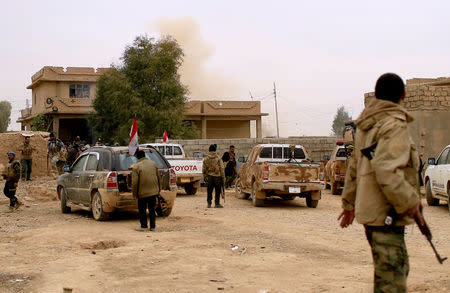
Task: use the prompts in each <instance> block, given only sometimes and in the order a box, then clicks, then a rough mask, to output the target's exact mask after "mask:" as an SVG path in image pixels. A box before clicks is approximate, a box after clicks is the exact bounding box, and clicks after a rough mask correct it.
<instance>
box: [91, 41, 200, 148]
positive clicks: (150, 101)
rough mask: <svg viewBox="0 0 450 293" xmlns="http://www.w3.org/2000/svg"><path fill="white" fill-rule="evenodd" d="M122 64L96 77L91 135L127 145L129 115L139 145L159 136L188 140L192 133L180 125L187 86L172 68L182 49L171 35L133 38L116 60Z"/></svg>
mask: <svg viewBox="0 0 450 293" xmlns="http://www.w3.org/2000/svg"><path fill="white" fill-rule="evenodd" d="M121 60H122V65H120V66H112V70H110V71H108V72H107V73H105V74H104V75H103V76H101V77H100V78H99V80H98V83H97V95H96V98H95V100H94V101H93V107H94V109H95V111H96V113H92V114H91V115H90V116H89V122H90V124H91V125H92V127H93V129H94V131H95V135H96V136H98V137H101V138H102V140H103V141H104V142H106V143H113V142H119V143H120V144H125V143H127V142H128V138H129V132H130V128H131V124H132V121H133V118H134V116H135V115H136V118H137V121H138V132H139V137H140V141H141V142H143V141H146V140H152V139H154V138H157V137H161V135H162V133H163V132H164V130H167V133H168V134H169V137H172V138H194V137H196V136H197V132H196V131H195V129H194V128H193V127H191V126H189V125H186V124H185V123H184V122H183V111H184V104H185V102H186V95H187V93H188V90H187V88H186V87H185V86H184V85H183V84H182V83H181V82H180V76H179V74H178V69H179V67H180V66H181V64H182V61H183V51H182V49H181V48H180V46H179V45H178V43H177V41H176V40H174V39H173V38H171V37H163V38H161V39H159V40H156V39H154V38H148V37H146V36H139V37H137V38H136V39H135V40H134V42H133V44H132V45H131V46H127V47H126V48H125V51H124V53H123V55H122V57H121Z"/></svg>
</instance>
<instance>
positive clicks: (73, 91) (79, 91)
mask: <svg viewBox="0 0 450 293" xmlns="http://www.w3.org/2000/svg"><path fill="white" fill-rule="evenodd" d="M90 89H91V86H90V85H89V84H82V83H76V84H71V85H70V86H69V97H71V98H89V97H90V96H89V94H90Z"/></svg>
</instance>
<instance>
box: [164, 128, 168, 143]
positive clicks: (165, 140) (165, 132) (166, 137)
mask: <svg viewBox="0 0 450 293" xmlns="http://www.w3.org/2000/svg"><path fill="white" fill-rule="evenodd" d="M163 142H165V143H167V142H169V137H168V136H167V131H165V130H164V133H163Z"/></svg>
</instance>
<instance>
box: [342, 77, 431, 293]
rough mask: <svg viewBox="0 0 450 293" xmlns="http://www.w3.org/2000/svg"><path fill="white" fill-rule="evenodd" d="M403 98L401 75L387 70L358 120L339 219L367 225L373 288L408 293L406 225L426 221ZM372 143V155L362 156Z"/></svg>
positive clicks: (344, 223) (345, 222)
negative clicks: (423, 217) (372, 266)
mask: <svg viewBox="0 0 450 293" xmlns="http://www.w3.org/2000/svg"><path fill="white" fill-rule="evenodd" d="M404 97H405V87H404V84H403V81H402V79H401V78H400V77H399V76H398V75H396V74H393V73H387V74H384V75H382V76H381V77H380V78H379V79H378V81H377V83H376V86H375V98H374V99H372V100H370V101H369V102H368V103H367V105H366V108H365V109H364V111H363V112H362V113H361V115H360V117H359V118H358V119H357V120H356V127H357V130H356V138H355V146H354V148H355V150H354V153H353V156H352V159H351V160H349V166H348V169H347V174H346V178H345V187H344V191H343V195H342V207H343V211H342V213H341V214H340V216H339V218H338V219H340V220H341V223H340V225H341V227H342V228H345V227H348V226H349V225H351V224H352V222H353V219H354V218H355V217H356V220H357V221H358V222H359V223H360V224H363V225H364V227H365V231H366V237H367V240H368V242H369V244H370V246H371V249H372V257H373V262H374V292H406V279H407V276H408V273H409V262H408V254H407V251H406V245H405V241H404V232H405V225H408V224H412V223H413V220H412V218H414V216H417V217H418V218H419V219H422V217H421V213H420V211H421V209H422V205H421V201H420V197H419V194H420V193H419V190H418V175H417V174H418V173H417V171H418V168H419V159H418V153H417V151H416V147H415V145H414V144H413V142H412V140H411V137H410V136H409V133H408V129H407V124H408V123H409V122H411V121H412V117H411V116H410V115H409V114H408V112H406V110H405V109H404V108H403V107H402V106H401V105H400V104H399V103H400V102H401V101H402V100H403V98H404ZM375 142H376V143H377V144H376V145H375V147H373V146H374V143H375ZM368 146H372V148H371V152H370V154H369V155H367V152H366V153H365V154H363V153H362V152H361V150H362V149H365V148H367V147H368Z"/></svg>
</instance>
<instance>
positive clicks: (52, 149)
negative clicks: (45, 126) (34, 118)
mask: <svg viewBox="0 0 450 293" xmlns="http://www.w3.org/2000/svg"><path fill="white" fill-rule="evenodd" d="M63 150H64V144H63V142H62V141H61V140H59V139H57V138H56V136H55V134H54V133H50V139H49V140H48V142H47V158H48V159H49V160H50V163H51V166H52V171H53V172H55V173H59V174H60V170H59V169H62V168H61V167H60V165H61V164H60V163H58V162H60V161H61V152H62V151H63ZM58 167H59V168H58Z"/></svg>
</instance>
